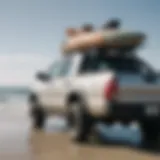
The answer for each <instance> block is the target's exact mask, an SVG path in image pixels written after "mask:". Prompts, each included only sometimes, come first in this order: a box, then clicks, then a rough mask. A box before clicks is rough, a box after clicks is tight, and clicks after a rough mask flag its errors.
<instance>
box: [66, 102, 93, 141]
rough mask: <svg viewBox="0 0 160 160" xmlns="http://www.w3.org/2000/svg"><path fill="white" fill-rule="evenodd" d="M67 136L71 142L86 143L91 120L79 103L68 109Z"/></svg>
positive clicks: (91, 123) (91, 124)
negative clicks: (68, 128)
mask: <svg viewBox="0 0 160 160" xmlns="http://www.w3.org/2000/svg"><path fill="white" fill-rule="evenodd" d="M67 118H68V121H69V127H70V131H69V135H70V138H71V140H72V141H76V142H86V141H88V138H89V134H90V131H91V128H92V126H93V119H92V118H91V116H89V114H87V112H86V111H85V109H84V106H83V105H82V104H81V103H79V102H78V103H72V104H71V105H70V106H69V108H68V117H67Z"/></svg>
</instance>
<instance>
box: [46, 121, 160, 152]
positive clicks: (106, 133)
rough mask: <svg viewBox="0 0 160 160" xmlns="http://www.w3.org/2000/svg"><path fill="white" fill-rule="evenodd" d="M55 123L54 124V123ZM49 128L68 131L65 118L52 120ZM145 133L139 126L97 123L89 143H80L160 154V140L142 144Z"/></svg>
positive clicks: (56, 130)
mask: <svg viewBox="0 0 160 160" xmlns="http://www.w3.org/2000/svg"><path fill="white" fill-rule="evenodd" d="M53 123H54V124H53ZM46 128H48V129H47V130H48V131H49V130H50V131H51V132H52V131H54V132H64V133H65V132H67V131H68V127H67V125H66V122H65V120H63V119H59V120H58V119H57V120H56V121H52V122H51V125H50V124H48V127H46ZM142 138H143V135H142V134H141V130H140V128H139V126H137V125H134V126H123V125H119V124H115V125H112V126H107V125H104V124H101V123H99V124H97V125H96V126H95V127H94V128H93V131H92V133H91V136H90V138H89V141H88V142H87V143H79V145H87V146H88V145H92V147H109V146H110V147H123V148H124V147H125V148H126V147H127V148H130V149H134V150H136V151H137V152H147V153H150V154H158V155H160V142H159V146H156V147H154V148H153V147H147V146H145V145H142V144H141V141H142Z"/></svg>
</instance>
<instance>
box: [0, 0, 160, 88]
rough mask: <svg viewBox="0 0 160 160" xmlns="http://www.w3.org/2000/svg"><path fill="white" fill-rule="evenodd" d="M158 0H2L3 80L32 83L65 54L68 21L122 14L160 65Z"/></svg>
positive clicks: (144, 54)
mask: <svg viewBox="0 0 160 160" xmlns="http://www.w3.org/2000/svg"><path fill="white" fill-rule="evenodd" d="M159 16H160V1H159V0H152V1H151V0H134V1H133V0H119V1H118V0H1V1H0V85H28V84H29V83H30V82H31V81H32V80H33V78H34V74H35V73H36V71H37V70H41V69H44V68H46V67H47V65H49V64H50V63H52V61H54V59H55V58H56V57H57V56H58V55H60V54H61V52H60V44H61V42H62V41H63V39H64V38H65V29H66V28H67V27H70V26H71V27H79V26H81V25H82V24H84V23H92V24H93V25H95V26H96V27H100V26H101V25H102V24H103V23H104V22H106V21H107V20H108V19H110V18H114V17H116V18H121V19H122V21H123V27H124V28H126V29H136V30H142V31H144V32H145V33H146V34H147V35H148V40H147V42H146V44H145V46H144V47H143V50H141V51H140V52H139V54H140V55H141V56H142V57H143V58H145V59H146V60H147V61H149V63H150V64H152V65H153V67H155V68H156V69H160V37H159V30H158V29H160V18H159Z"/></svg>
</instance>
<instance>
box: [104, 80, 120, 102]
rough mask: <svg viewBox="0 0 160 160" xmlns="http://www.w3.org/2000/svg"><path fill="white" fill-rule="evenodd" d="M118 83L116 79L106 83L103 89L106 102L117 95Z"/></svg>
mask: <svg viewBox="0 0 160 160" xmlns="http://www.w3.org/2000/svg"><path fill="white" fill-rule="evenodd" d="M118 89H119V87H118V82H117V79H111V80H110V81H109V82H107V83H106V85H105V88H104V97H105V98H106V99H107V100H112V99H113V98H114V96H116V95H117V94H118Z"/></svg>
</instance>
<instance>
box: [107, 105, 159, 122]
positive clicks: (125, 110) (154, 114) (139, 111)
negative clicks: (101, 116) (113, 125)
mask: <svg viewBox="0 0 160 160" xmlns="http://www.w3.org/2000/svg"><path fill="white" fill-rule="evenodd" d="M106 107H107V108H108V113H107V114H106V115H105V118H106V119H108V118H110V119H116V120H135V121H139V120H148V119H159V120H160V103H148V104H145V103H144V104H132V103H125V104H123V103H116V102H112V103H111V104H110V105H109V106H108V105H107V106H106Z"/></svg>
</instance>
